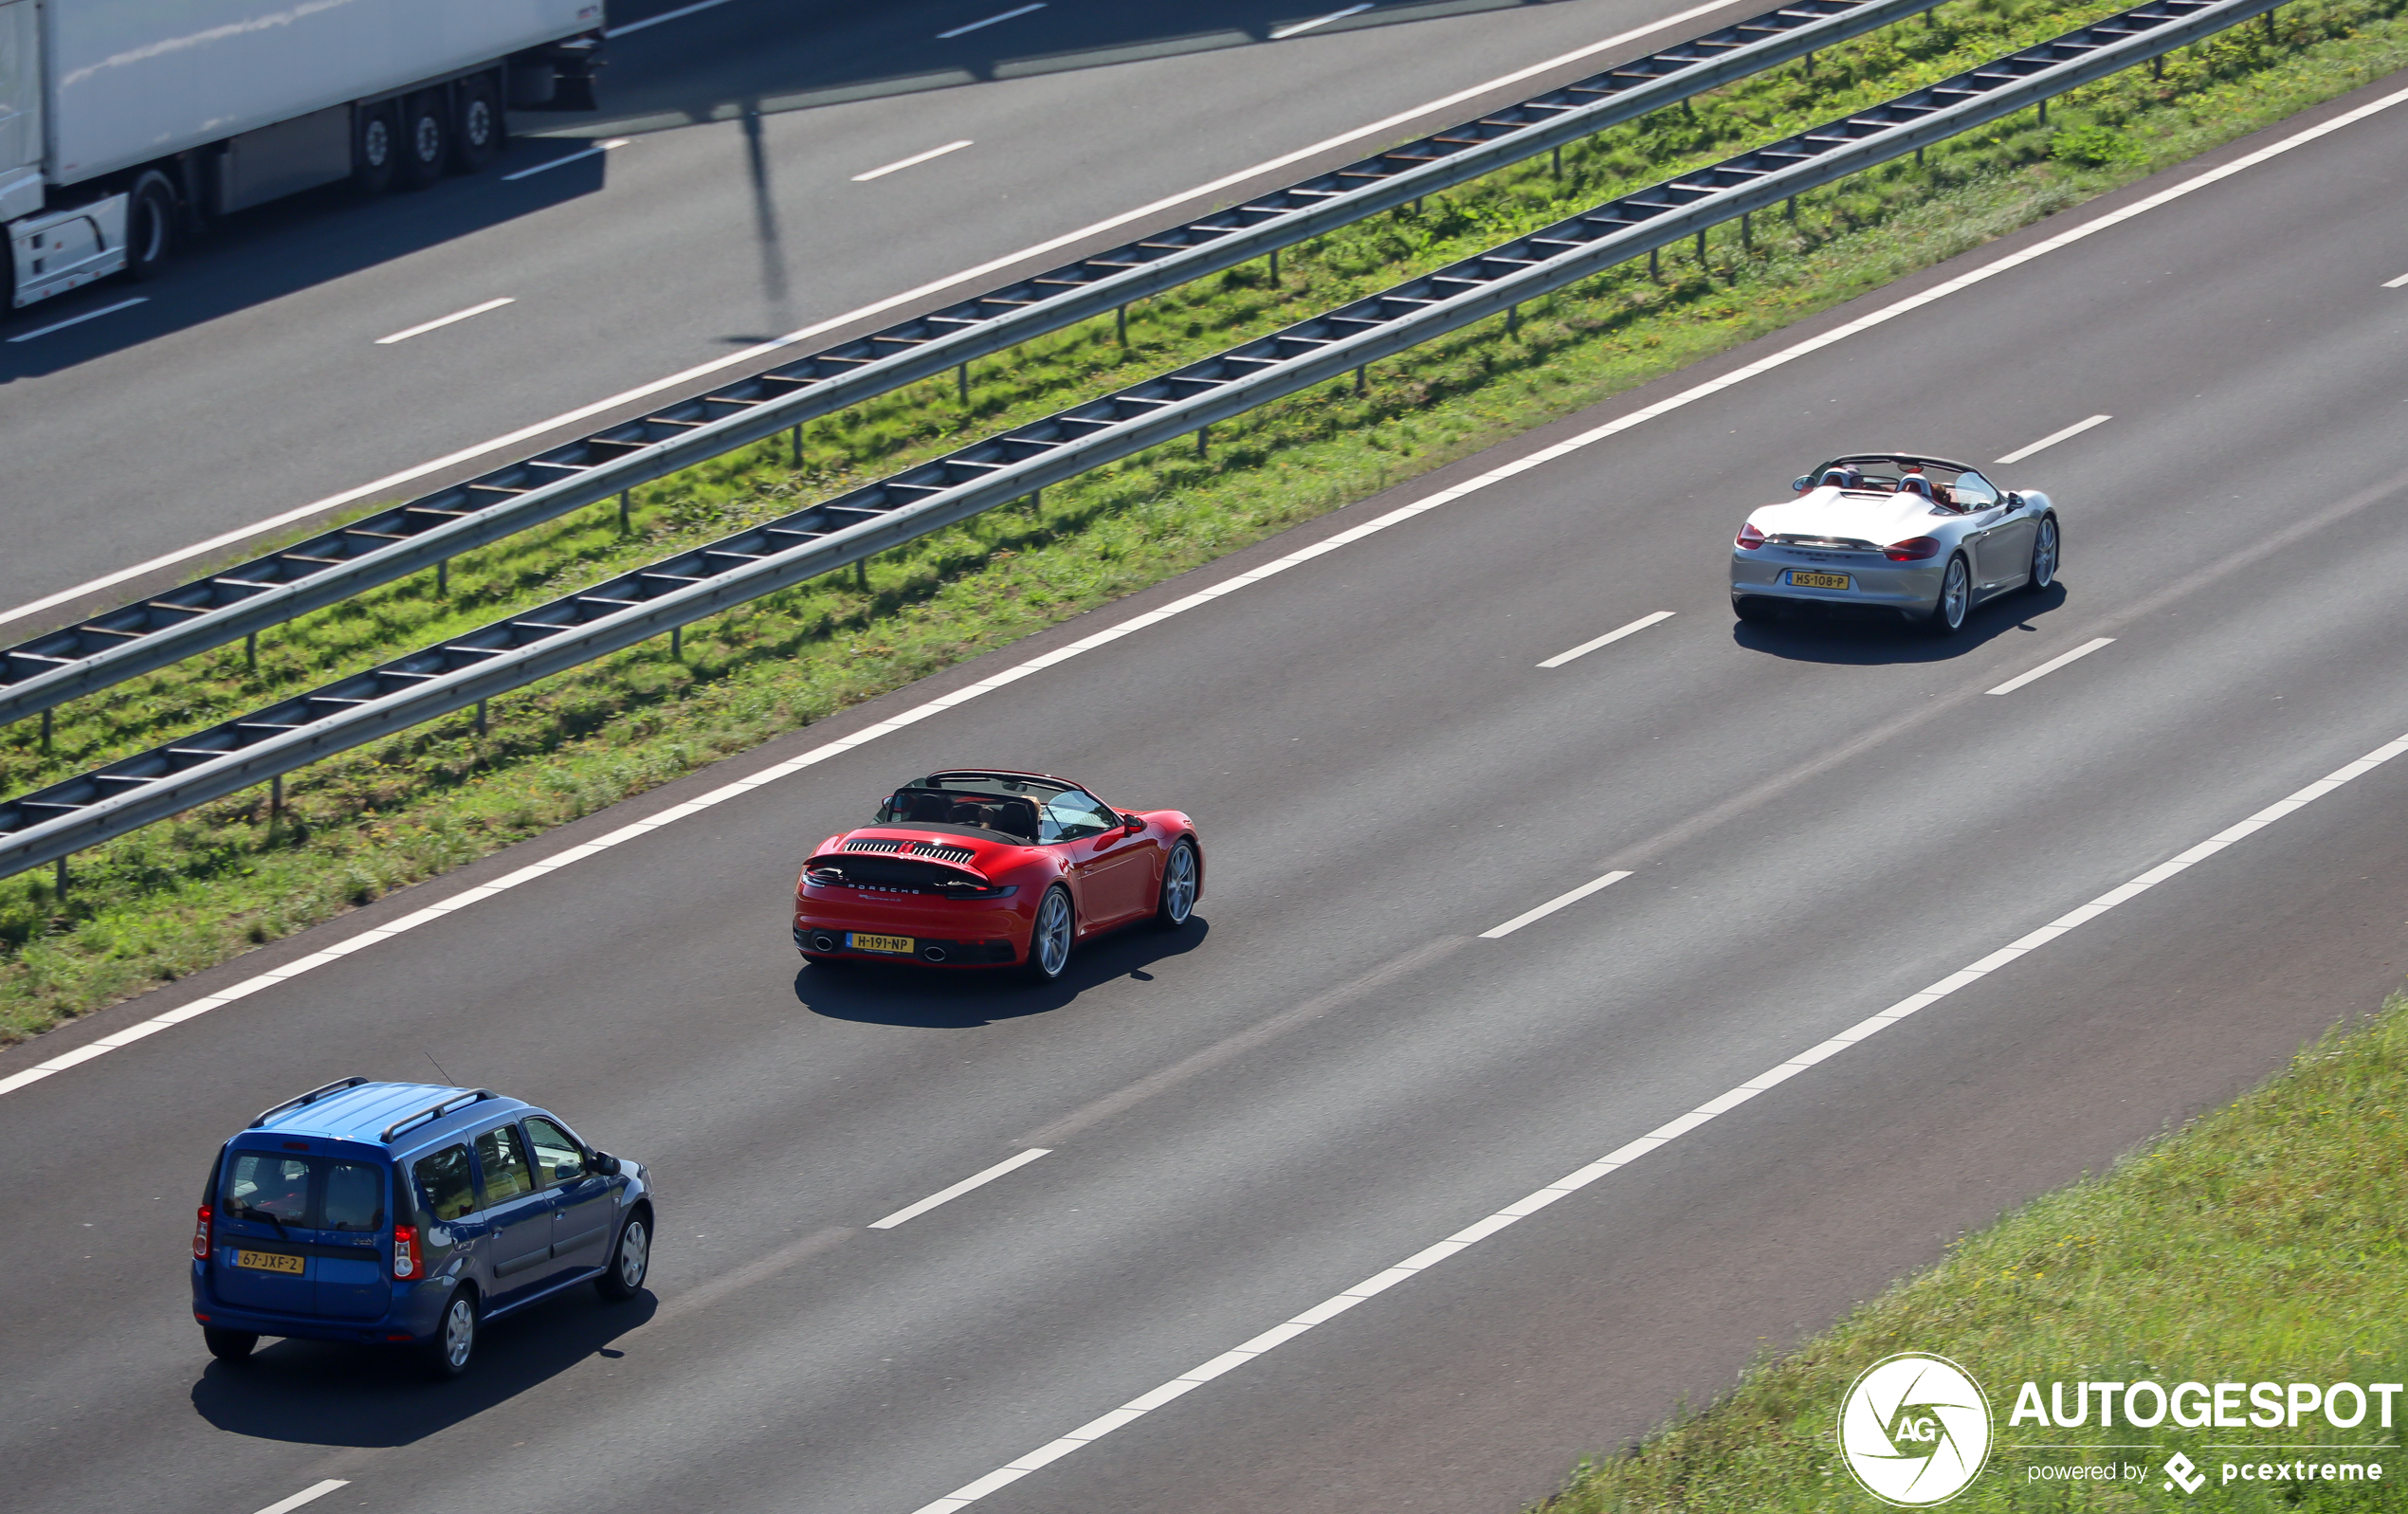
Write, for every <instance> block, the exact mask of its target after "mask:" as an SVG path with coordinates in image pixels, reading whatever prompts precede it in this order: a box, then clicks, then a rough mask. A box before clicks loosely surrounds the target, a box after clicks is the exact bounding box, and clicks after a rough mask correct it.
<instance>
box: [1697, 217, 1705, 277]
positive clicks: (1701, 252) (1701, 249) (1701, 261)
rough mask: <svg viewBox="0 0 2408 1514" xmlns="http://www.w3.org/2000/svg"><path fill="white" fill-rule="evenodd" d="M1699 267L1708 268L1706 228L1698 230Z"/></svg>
mask: <svg viewBox="0 0 2408 1514" xmlns="http://www.w3.org/2000/svg"><path fill="white" fill-rule="evenodd" d="M1697 265H1698V266H1699V267H1701V268H1703V267H1705V266H1706V228H1704V227H1699V228H1697Z"/></svg>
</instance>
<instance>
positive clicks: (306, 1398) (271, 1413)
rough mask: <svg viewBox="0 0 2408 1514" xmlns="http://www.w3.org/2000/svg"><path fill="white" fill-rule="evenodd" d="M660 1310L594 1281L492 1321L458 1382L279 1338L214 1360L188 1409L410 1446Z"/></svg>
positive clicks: (391, 1358)
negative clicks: (617, 1297)
mask: <svg viewBox="0 0 2408 1514" xmlns="http://www.w3.org/2000/svg"><path fill="white" fill-rule="evenodd" d="M658 1307H659V1304H658V1302H657V1301H656V1300H655V1299H654V1298H653V1297H652V1295H651V1294H649V1293H639V1294H638V1295H636V1296H635V1297H634V1298H633V1299H630V1300H629V1301H628V1302H627V1303H625V1304H605V1303H603V1302H602V1300H601V1299H599V1298H597V1297H595V1296H594V1293H593V1289H591V1288H586V1287H575V1288H571V1289H570V1290H568V1291H567V1292H566V1293H564V1294H563V1295H562V1296H561V1297H559V1298H556V1299H552V1300H548V1301H546V1302H545V1303H542V1304H536V1305H534V1306H533V1307H532V1308H530V1309H529V1310H528V1311H527V1312H526V1313H525V1314H523V1315H518V1316H513V1317H512V1318H509V1319H506V1320H502V1321H500V1322H496V1323H495V1324H494V1325H493V1326H492V1327H491V1328H490V1330H489V1331H488V1332H487V1333H486V1334H485V1336H484V1338H483V1340H482V1341H479V1342H478V1348H477V1355H478V1359H477V1360H476V1361H475V1362H474V1363H473V1364H472V1365H471V1366H470V1367H469V1369H468V1373H467V1376H465V1377H462V1378H460V1379H459V1380H458V1381H456V1382H446V1383H438V1382H431V1381H429V1380H428V1377H427V1372H426V1369H425V1368H424V1367H423V1366H421V1365H420V1364H419V1361H418V1359H416V1358H415V1357H414V1356H412V1355H411V1354H410V1353H407V1352H403V1351H386V1350H382V1349H379V1348H377V1347H374V1346H347V1345H337V1344H335V1343H333V1342H331V1341H277V1342H276V1343H275V1344H273V1345H269V1346H265V1347H263V1348H261V1349H260V1350H259V1351H258V1352H257V1353H255V1354H254V1355H253V1356H252V1357H251V1358H250V1359H249V1360H247V1361H243V1362H239V1363H228V1362H224V1361H212V1362H210V1365H209V1368H208V1370H207V1371H205V1372H203V1373H202V1374H201V1378H200V1380H199V1381H198V1382H196V1383H194V1384H192V1407H193V1408H194V1409H195V1410H197V1411H199V1413H200V1415H201V1417H202V1418H203V1419H206V1420H208V1421H209V1422H210V1424H212V1425H214V1426H216V1427H217V1428H218V1429H220V1430H222V1431H225V1432H228V1433H229V1434H235V1435H249V1436H252V1437H254V1438H255V1439H259V1440H281V1441H293V1442H298V1443H300V1444H301V1445H307V1446H369V1447H382V1446H407V1445H410V1444H411V1443H412V1442H414V1441H419V1440H424V1439H425V1438H426V1437H428V1436H429V1435H431V1434H433V1433H435V1432H437V1431H441V1430H447V1429H449V1428H450V1427H451V1426H453V1425H455V1424H458V1423H459V1422H460V1421H462V1420H464V1419H471V1418H474V1417H475V1416H477V1415H478V1414H483V1413H484V1412H485V1411H487V1410H489V1409H492V1408H495V1407H497V1406H498V1405H501V1404H503V1403H506V1402H508V1401H509V1400H510V1399H512V1398H515V1397H517V1396H518V1395H520V1394H522V1393H525V1392H526V1391H527V1390H528V1389H530V1388H536V1387H540V1386H541V1385H543V1384H544V1383H546V1382H549V1381H550V1380H551V1379H552V1378H554V1377H557V1376H559V1375H560V1374H561V1373H564V1372H566V1371H568V1370H569V1369H570V1368H572V1367H574V1366H575V1365H576V1364H577V1363H579V1362H581V1361H584V1360H585V1359H588V1358H590V1357H593V1356H604V1357H611V1356H615V1355H616V1354H617V1353H616V1352H615V1350H614V1349H613V1348H612V1346H611V1342H612V1341H617V1340H619V1339H620V1338H621V1337H623V1336H626V1335H628V1334H629V1333H630V1332H632V1331H635V1330H638V1329H641V1328H642V1327H643V1326H644V1324H645V1322H647V1321H648V1320H650V1319H651V1318H652V1315H653V1313H654V1311H655V1310H656V1309H657V1308H658Z"/></svg>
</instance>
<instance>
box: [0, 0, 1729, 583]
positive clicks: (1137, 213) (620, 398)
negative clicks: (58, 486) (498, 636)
mask: <svg viewBox="0 0 2408 1514" xmlns="http://www.w3.org/2000/svg"><path fill="white" fill-rule="evenodd" d="M1721 9H1724V0H1708V3H1706V4H1705V5H1700V6H1692V7H1691V8H1689V9H1687V10H1683V11H1680V12H1678V13H1676V14H1673V15H1669V16H1666V17H1664V18H1663V19H1662V20H1660V21H1651V22H1649V23H1648V24H1647V25H1646V26H1644V27H1632V28H1631V29H1630V30H1628V31H1623V32H1617V33H1615V34H1614V36H1611V37H1608V38H1606V39H1605V40H1604V41H1602V42H1597V43H1592V44H1590V45H1589V46H1585V47H1579V48H1576V49H1574V50H1573V51H1571V52H1567V53H1561V54H1559V55H1557V56H1556V57H1553V58H1550V59H1547V60H1546V61H1545V62H1543V63H1537V64H1531V65H1530V66H1529V67H1527V68H1522V69H1517V70H1515V71H1514V72H1512V73H1509V74H1501V75H1499V76H1498V77H1497V78H1494V79H1490V80H1487V81H1485V82H1481V83H1477V84H1473V85H1472V86H1470V87H1469V88H1468V89H1459V90H1457V91H1455V92H1454V93H1453V94H1451V95H1445V96H1441V97H1440V98H1439V99H1436V100H1425V101H1424V102H1422V103H1421V104H1418V105H1415V106H1414V107H1413V108H1412V109H1410V110H1403V111H1398V112H1396V114H1395V115H1393V116H1384V117H1382V118H1380V119H1378V120H1376V121H1371V122H1368V123H1367V124H1365V125H1362V126H1359V127H1356V128H1355V129H1354V130H1352V131H1349V132H1345V133H1342V134H1341V135H1339V136H1337V137H1324V138H1323V139H1322V140H1321V141H1318V142H1315V143H1313V144H1312V145H1311V146H1309V147H1300V148H1298V149H1296V151H1294V152H1292V153H1284V154H1282V155H1279V156H1278V157H1273V158H1267V159H1265V160H1264V161H1262V162H1260V163H1257V164H1255V165H1254V166H1253V167H1251V168H1244V169H1240V170H1238V171H1237V172H1236V173H1225V174H1223V175H1222V176H1221V177H1219V178H1216V179H1213V180H1212V181H1211V182H1210V183H1206V184H1198V185H1196V186H1195V188H1194V189H1190V190H1184V191H1181V192H1179V193H1177V194H1171V195H1165V196H1164V197H1162V198H1161V199H1158V200H1153V201H1149V202H1148V203H1146V204H1144V205H1140V206H1138V207H1137V208H1136V209H1134V210H1123V211H1122V212H1121V213H1120V214H1118V215H1115V216H1112V217H1110V218H1108V219H1106V220H1102V221H1097V222H1095V223H1093V224H1092V225H1089V226H1084V227H1081V228H1079V229H1077V230H1076V231H1066V232H1064V233H1063V234H1062V235H1060V236H1058V237H1054V238H1051V239H1050V240H1048V241H1045V242H1039V243H1037V244H1035V245H1034V246H1026V247H1022V248H1021V249H1020V250H1019V251H1017V252H1010V253H1006V254H1004V255H1003V256H1002V257H1000V258H993V259H990V260H988V261H987V262H985V263H981V264H977V265H976V266H975V267H969V268H963V269H961V270H960V271H959V272H958V273H949V274H947V275H945V276H944V277H943V278H941V279H937V280H934V281H931V282H930V283H923V284H921V285H920V286H918V287H917V288H912V289H905V290H903V292H902V293H901V294H894V295H888V296H887V297H886V298H885V299H884V300H878V301H871V302H870V303H868V304H866V305H861V306H857V307H856V308H854V309H851V310H848V311H846V312H845V313H844V314H842V315H838V316H830V317H829V318H828V319H825V320H819V321H814V322H812V324H811V325H808V326H801V327H797V328H796V329H794V330H793V331H790V332H788V333H787V334H786V335H785V336H783V337H775V338H774V339H772V340H769V341H765V342H759V343H757V344H755V345H753V346H751V347H745V348H740V349H739V350H738V351H735V352H732V353H728V354H726V355H724V356H719V357H714V358H712V359H711V360H710V361H708V362H702V363H697V364H695V365H694V366H693V367H691V368H687V369H682V370H680V371H679V372H677V373H674V374H669V375H668V376H667V377H666V378H656V379H653V380H652V381H651V382H649V383H646V384H639V385H637V386H636V387H635V388H633V389H629V390H622V391H620V392H618V393H616V394H612V395H610V396H609V397H608V398H604V399H597V400H595V401H593V403H592V404H589V405H580V406H578V407H577V408H576V409H575V410H563V411H561V412H560V413H559V414H557V415H555V416H552V417H550V418H549V419H546V420H540V421H537V422H536V423H535V424H533V425H531V426H522V427H520V428H519V429H517V430H515V431H510V432H506V433H504V434H503V435H501V436H497V437H493V438H491V439H490V440H488V441H483V442H479V443H476V444H475V445H473V446H470V447H462V448H461V449H460V450H459V451H456V452H449V453H446V454H445V455H444V456H442V457H439V458H435V459H433V460H432V461H430V462H426V463H420V464H418V465H415V466H412V467H407V468H404V469H402V470H401V471H400V472H398V473H388V474H386V475H385V476H384V477H383V478H381V479H373V480H371V481H369V482H368V483H362V484H360V485H359V486H358V487H356V488H351V489H345V490H343V491H342V492H341V493H340V494H330V495H328V496H326V497H325V498H324V499H322V500H313V501H311V502H309V503H307V504H302V505H296V506H294V507H293V508H292V509H290V510H286V511H283V513H282V514H279V515H272V516H269V517H267V518H266V519H265V520H254V521H252V522H251V523H250V524H249V525H246V526H241V527H238V528H236V529H234V530H232V531H224V532H220V533H219V534H218V535H216V536H213V537H210V538H208V539H207V540H204V541H195V542H193V543H192V545H191V546H188V547H182V548H179V549H177V550H176V551H173V552H169V553H163V554H161V555H160V556H155V557H151V558H148V559H146V560H144V561H142V562H137V563H136V564H134V565H133V566H132V567H130V568H119V569H118V570H117V571H115V572H114V573H107V574H103V575H100V577H98V578H93V579H88V580H86V581H85V582H83V583H80V584H77V585H76V586H75V587H74V588H72V589H62V590H60V591H59V592H58V593H52V594H45V595H43V596H42V597H41V598H39V599H34V600H28V601H27V602H26V603H25V604H22V605H19V606H17V607H16V608H15V609H13V610H9V611H0V626H5V625H7V624H8V623H9V622H10V621H12V620H23V619H24V618H25V617H26V616H27V615H38V614H40V613H42V611H46V610H50V609H53V608H55V607H57V606H59V605H64V604H70V603H72V602H74V601H76V600H79V599H82V598H83V597H85V596H86V595H89V594H96V593H100V591H101V590H103V589H110V588H114V587H116V586H117V585H119V584H121V583H124V582H125V581H126V580H128V579H130V578H138V577H140V576H142V575H144V574H147V573H153V572H155V571H157V570H158V569H161V568H165V567H169V566H172V565H173V564H175V563H179V562H183V561H185V560H187V559H188V558H192V557H198V556H206V555H207V554H209V553H212V552H218V551H221V550H223V549H225V548H227V547H231V546H236V545H239V544H240V543H242V542H245V541H248V540H250V539H251V538H254V537H257V536H260V535H262V534H263V533H265V532H269V531H278V530H282V529H283V527H285V526H288V525H292V524H295V523H296V522H299V521H302V520H309V519H311V518H312V517H314V516H319V515H323V514H325V513H326V512H327V511H330V510H338V509H340V508H342V507H343V506H344V505H347V504H350V503H353V502H356V501H359V500H367V499H374V498H376V497H378V496H380V495H384V494H387V493H390V492H392V490H393V489H394V488H395V487H397V486H398V485H401V484H404V483H411V482H413V481H415V480H418V479H423V478H425V477H427V476H428V475H429V474H430V473H440V472H442V471H443V470H444V469H446V468H448V467H454V466H457V465H460V464H462V463H466V462H469V461H470V460H472V459H475V458H480V457H483V456H484V455H485V454H486V453H488V452H498V451H501V450H502V448H504V447H515V446H517V445H519V444H520V443H521V442H532V441H534V440H536V439H537V438H538V437H542V436H548V435H550V434H551V433H552V432H554V431H556V430H559V429H561V428H562V427H565V426H571V425H574V424H575V423H576V422H578V421H583V420H591V419H592V418H593V417H594V416H596V415H602V414H607V413H609V412H610V411H611V410H617V409H619V408H620V407H621V406H625V405H632V404H634V403H635V402H636V401H638V400H643V399H649V398H651V397H652V396H653V395H655V394H658V393H660V392H663V391H665V390H672V389H677V388H680V387H681V386H683V385H685V384H689V383H692V382H693V381H694V380H696V379H698V378H706V377H708V376H709V375H711V374H716V373H721V372H722V371H724V370H726V369H729V368H735V367H739V366H742V365H744V364H747V363H750V362H752V361H754V360H755V359H757V358H760V357H766V356H770V355H771V354H773V353H777V352H781V351H783V350H784V349H786V348H788V347H792V346H794V345H795V344H796V343H798V342H805V341H809V340H810V339H811V338H812V337H817V336H821V335H823V334H825V333H827V332H830V331H834V330H836V329H837V328H838V327H840V326H847V325H850V324H851V323H853V322H854V321H857V320H866V319H868V318H869V317H871V316H879V315H884V314H885V313H886V312H887V311H890V310H894V309H897V308H900V307H902V306H904V305H909V304H912V303H915V302H916V301H921V300H923V299H926V298H927V297H929V296H931V295H937V294H942V293H944V292H945V291H946V290H949V289H953V288H955V287H957V286H958V285H961V284H965V283H970V282H971V281H973V280H976V279H983V278H985V277H987V276H988V275H989V274H993V273H999V272H1001V271H1002V270H1004V269H1006V268H1009V267H1012V266H1013V265H1014V264H1020V263H1024V262H1026V261H1028V260H1029V259H1031V258H1040V257H1043V256H1045V255H1046V254H1048V253H1049V252H1058V251H1060V250H1061V249H1062V248H1064V247H1067V246H1074V245H1076V244H1078V243H1081V242H1084V241H1086V240H1087V239H1088V238H1090V237H1093V236H1096V235H1099V234H1101V233H1103V232H1105V231H1111V230H1116V229H1118V228H1121V227H1124V226H1127V225H1128V224H1129V223H1130V222H1132V221H1142V220H1144V219H1146V218H1147V217H1149V216H1153V215H1158V214H1159V213H1161V212H1163V211H1166V210H1174V209H1176V208H1177V207H1178V206H1181V205H1185V204H1187V203H1189V202H1190V201H1193V200H1195V199H1199V198H1202V197H1204V196H1208V195H1213V194H1217V193H1219V192H1221V191H1223V190H1226V189H1229V188H1231V187H1232V186H1234V185H1238V184H1243V183H1245V182H1246V181H1248V180H1250V179H1252V178H1254V177H1256V176H1258V175H1260V174H1264V173H1270V172H1272V171H1273V170H1276V169H1282V168H1286V167H1288V166H1289V165H1291V164H1295V163H1300V162H1303V161H1304V160H1306V159H1308V158H1312V157H1315V156H1318V155H1321V154H1323V153H1325V152H1328V151H1330V150H1331V149H1333V148H1339V147H1344V146H1347V145H1348V144H1350V143H1353V142H1356V141H1359V140H1360V139H1362V138H1363V137H1373V136H1377V134H1379V133H1381V132H1385V131H1387V130H1389V129H1390V128H1392V127H1396V126H1401V125H1404V124H1406V123H1407V122H1409V121H1413V120H1416V119H1420V118H1421V117H1424V116H1427V115H1430V114H1431V113H1432V112H1435V111H1441V110H1445V109H1446V108H1448V107H1449V106H1450V105H1459V104H1461V103H1463V102H1464V101H1465V100H1473V99H1476V98H1478V97H1479V96H1481V95H1485V94H1487V92H1489V91H1490V90H1493V89H1499V88H1503V87H1504V86H1505V85H1507V84H1513V83H1519V82H1522V81H1523V80H1525V79H1529V78H1532V77H1533V76H1535V75H1539V74H1543V73H1547V72H1549V71H1550V70H1553V69H1555V68H1559V67H1561V66H1563V65H1564V64H1574V63H1578V62H1580V61H1581V60H1583V59H1585V58H1588V57H1591V56H1593V55H1594V54H1596V53H1600V52H1605V51H1609V50H1611V49H1613V48H1615V47H1619V46H1623V45H1624V44H1626V43H1631V42H1635V41H1636V40H1638V39H1639V38H1641V37H1644V36H1647V35H1648V34H1649V33H1651V32H1656V31H1663V30H1667V29H1669V28H1670V27H1677V26H1681V25H1683V24H1684V23H1687V22H1690V21H1694V20H1696V19H1697V18H1698V17H1700V16H1705V15H1711V14H1713V13H1714V12H1715V11H1717V10H1721ZM654 19H656V20H662V21H666V20H667V19H669V18H668V17H667V16H661V17H656V18H654ZM629 25H630V27H641V26H646V25H648V23H647V22H641V21H639V22H633V23H630V24H629Z"/></svg>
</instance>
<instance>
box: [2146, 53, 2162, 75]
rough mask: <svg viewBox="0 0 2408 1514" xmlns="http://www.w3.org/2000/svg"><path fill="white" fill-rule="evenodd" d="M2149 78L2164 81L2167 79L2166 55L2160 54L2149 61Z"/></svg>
mask: <svg viewBox="0 0 2408 1514" xmlns="http://www.w3.org/2000/svg"><path fill="white" fill-rule="evenodd" d="M2149 77H2150V78H2151V79H2163V78H2164V77H2165V54H2163V53H2159V54H2158V55H2157V56H2156V57H2154V58H2152V59H2150V60H2149Z"/></svg>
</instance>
